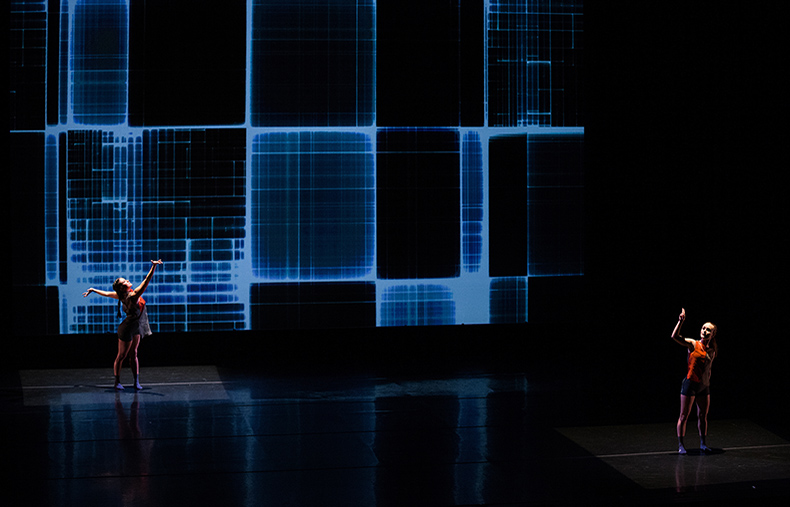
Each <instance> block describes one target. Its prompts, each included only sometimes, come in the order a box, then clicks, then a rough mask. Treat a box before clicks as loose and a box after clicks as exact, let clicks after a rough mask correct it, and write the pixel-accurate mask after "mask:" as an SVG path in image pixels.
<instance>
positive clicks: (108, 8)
mask: <svg viewBox="0 0 790 507" xmlns="http://www.w3.org/2000/svg"><path fill="white" fill-rule="evenodd" d="M128 30H129V9H128V6H127V2H126V1H125V0H78V1H77V2H76V4H75V6H74V26H73V41H72V53H71V62H70V68H71V84H72V94H73V99H72V108H73V115H74V121H75V122H76V123H79V124H82V125H117V124H119V123H124V122H125V121H126V112H127V88H126V84H127V81H128V74H129V56H128V55H129V50H128V44H127V41H128V38H129V35H128Z"/></svg>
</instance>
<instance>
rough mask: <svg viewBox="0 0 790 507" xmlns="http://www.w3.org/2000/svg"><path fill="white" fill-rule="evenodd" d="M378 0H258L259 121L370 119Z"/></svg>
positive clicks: (254, 41)
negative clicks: (375, 8)
mask: <svg viewBox="0 0 790 507" xmlns="http://www.w3.org/2000/svg"><path fill="white" fill-rule="evenodd" d="M374 6H375V2H374V1H373V0H368V1H365V0H332V1H326V0H323V1H321V0H318V1H316V0H280V1H272V0H253V2H252V17H253V21H252V37H251V46H252V73H251V89H252V101H251V118H252V124H253V125H254V126H259V127H266V126H306V127H315V126H328V127H331V126H370V125H373V123H374V114H375V87H374V79H375V78H374V75H375V49H374V48H375V18H374Z"/></svg>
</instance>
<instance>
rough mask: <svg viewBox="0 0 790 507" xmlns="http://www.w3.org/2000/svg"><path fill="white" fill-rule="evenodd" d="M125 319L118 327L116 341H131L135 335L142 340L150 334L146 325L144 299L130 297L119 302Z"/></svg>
mask: <svg viewBox="0 0 790 507" xmlns="http://www.w3.org/2000/svg"><path fill="white" fill-rule="evenodd" d="M121 306H123V311H124V312H125V313H126V318H125V319H123V322H121V324H120V325H119V326H118V339H119V340H121V341H124V342H130V341H132V338H133V337H134V336H136V335H138V334H139V335H140V338H144V337H146V336H148V335H150V334H151V327H150V326H149V325H148V312H147V311H146V309H145V299H143V298H142V297H141V296H135V295H131V296H129V297H127V298H126V299H124V300H123V301H121Z"/></svg>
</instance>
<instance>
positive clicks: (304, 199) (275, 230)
mask: <svg viewBox="0 0 790 507" xmlns="http://www.w3.org/2000/svg"><path fill="white" fill-rule="evenodd" d="M252 150H253V154H252V189H251V197H252V220H251V224H252V258H253V259H252V262H253V273H254V275H255V276H257V277H259V278H262V279H269V280H327V279H354V278H360V277H365V276H366V275H368V274H369V273H371V271H372V269H373V252H374V238H375V224H374V220H375V217H374V214H375V203H374V195H375V185H374V181H373V180H374V169H373V151H372V150H373V148H372V143H371V141H370V138H369V137H368V136H366V135H364V134H360V133H353V132H291V133H270V134H261V135H258V136H257V137H255V139H254V141H253V147H252Z"/></svg>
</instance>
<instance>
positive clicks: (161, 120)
mask: <svg viewBox="0 0 790 507" xmlns="http://www.w3.org/2000/svg"><path fill="white" fill-rule="evenodd" d="M163 1H170V3H169V4H167V5H169V6H171V7H168V8H164V4H157V6H156V8H155V9H154V8H153V7H151V5H152V4H147V3H146V2H145V0H61V1H57V0H53V1H49V2H44V1H42V2H22V1H19V0H15V1H13V2H12V16H13V19H14V22H13V23H12V34H13V37H12V40H14V41H21V40H25V39H29V41H28V42H27V43H26V44H22V43H18V44H15V45H13V47H14V48H15V53H14V55H15V56H14V59H13V60H12V62H11V72H12V76H11V80H10V82H11V87H12V88H13V89H12V98H13V99H14V100H15V101H16V102H14V103H13V104H14V107H15V109H14V110H12V111H11V116H12V135H13V134H14V132H15V129H16V131H20V132H30V131H32V132H41V133H42V140H43V141H42V142H41V146H43V149H44V150H45V153H44V156H43V157H40V158H41V159H42V165H43V167H42V171H43V174H44V178H43V189H42V193H43V195H44V210H43V212H42V218H41V219H40V223H41V226H42V231H41V234H42V235H43V236H44V241H43V245H44V249H45V252H44V255H43V261H44V262H43V263H42V266H41V268H40V275H41V276H40V279H41V280H44V282H43V283H44V284H45V285H46V286H45V287H44V288H45V289H47V292H46V294H47V296H46V297H51V296H50V294H53V293H54V292H57V294H58V303H57V305H50V306H49V307H50V308H51V307H57V308H58V309H59V312H60V313H59V316H58V319H59V328H60V330H61V332H64V333H85V332H90V333H94V332H96V333H98V332H113V331H114V330H115V327H116V326H117V324H118V319H117V317H116V308H115V306H114V305H112V304H111V302H109V301H107V300H106V299H102V298H88V299H84V298H82V297H81V294H82V292H83V291H84V290H85V289H86V288H87V287H89V286H95V287H101V288H105V289H108V288H109V286H110V284H111V283H112V280H113V279H115V278H116V277H118V276H124V277H127V278H130V279H131V280H132V281H133V282H137V281H139V280H140V279H142V276H143V275H144V273H145V271H146V270H147V267H148V262H149V260H150V259H152V258H160V257H161V258H162V259H163V260H164V261H165V266H164V269H163V270H161V271H159V272H158V273H157V277H156V280H155V283H154V284H153V285H152V286H151V287H150V288H149V292H148V293H147V299H148V300H149V302H150V303H151V305H150V306H149V309H150V310H149V311H150V312H151V321H152V324H153V326H154V330H155V331H160V332H161V331H201V330H203V331H211V330H225V329H249V328H251V327H255V328H266V327H274V326H285V327H292V326H295V327H301V328H320V327H321V325H322V324H321V322H324V321H323V320H322V319H327V322H330V323H329V324H327V326H328V327H340V326H343V325H344V323H345V324H346V325H378V326H403V325H444V324H460V323H499V322H524V321H526V320H527V318H528V315H527V314H528V312H527V287H528V285H529V279H530V277H534V276H568V275H573V276H578V275H581V274H583V272H584V265H583V252H582V251H581V245H582V237H583V231H582V217H581V210H582V207H581V206H582V198H581V195H582V185H583V177H582V176H583V157H582V150H583V143H584V126H583V105H582V104H581V100H580V98H579V97H580V96H581V95H582V94H581V93H580V92H581V68H582V60H581V54H582V49H583V47H582V46H583V39H582V35H583V30H582V27H583V24H582V20H583V14H582V2H581V1H571V2H558V1H550V0H519V1H516V0H490V1H484V2H483V1H479V0H475V1H471V0H470V1H466V2H464V0H460V3H459V6H458V8H456V7H452V6H450V7H448V6H447V4H446V3H445V2H444V1H443V0H425V4H426V9H424V10H421V11H419V12H414V13H413V16H423V17H424V19H422V20H420V21H416V20H415V19H414V18H413V16H412V13H409V14H408V15H406V14H403V15H402V16H400V17H399V14H398V11H399V4H398V3H397V1H396V0H379V1H373V0H299V1H286V0H281V1H277V2H272V1H264V0H227V1H228V7H227V9H225V8H222V9H213V8H212V9H196V10H189V5H190V2H189V1H188V0H163ZM431 2H435V3H431ZM418 3H419V2H418ZM163 8H164V10H162V9H163ZM50 9H52V10H54V12H53V11H50ZM187 10H189V15H192V16H199V19H198V20H196V21H197V24H196V25H195V26H201V27H212V26H215V25H216V27H217V31H216V32H212V33H214V34H222V33H228V34H236V35H237V34H239V33H244V34H245V39H244V41H243V42H246V45H245V44H241V43H239V39H238V38H237V37H233V38H231V37H229V40H231V42H229V43H228V44H225V45H223V46H222V48H223V49H222V51H224V52H231V51H232V52H233V53H234V54H233V56H234V57H236V58H230V55H228V56H229V58H228V61H230V62H237V61H239V60H240V59H238V55H239V54H244V59H243V61H244V64H245V65H246V68H245V69H243V73H244V87H241V86H239V83H240V80H239V79H238V78H234V79H235V80H234V81H233V85H232V86H231V85H230V84H228V85H226V84H225V83H224V81H223V80H222V79H218V78H217V76H221V75H222V72H221V71H219V70H221V69H224V67H222V65H221V64H222V63H224V62H223V58H221V57H219V56H218V55H212V58H211V59H210V60H208V61H210V62H212V63H211V65H213V67H212V68H211V69H205V70H206V73H205V75H204V73H203V72H202V71H203V70H204V69H202V68H201V61H202V58H201V55H200V54H197V53H196V54H184V52H185V51H186V52H189V51H190V48H191V47H194V48H202V49H201V50H197V49H196V51H198V52H199V51H202V50H205V48H206V47H207V46H206V45H205V44H197V43H196V41H197V40H199V39H200V34H199V33H198V34H196V33H193V32H191V31H190V30H189V26H191V25H190V24H189V23H184V24H180V23H175V22H174V23H169V22H166V21H161V20H160V21H159V22H158V23H146V21H151V19H148V18H146V16H149V17H151V16H154V14H155V15H156V17H159V16H161V15H164V14H166V15H167V16H172V20H176V21H177V20H178V19H180V18H181V16H182V14H180V13H179V12H180V11H183V15H184V16H186V15H187ZM44 11H46V13H47V17H46V26H47V28H46V29H42V12H44ZM226 11H227V15H226V16H225V14H223V13H225V12H226ZM456 11H457V12H456ZM382 12H384V13H389V15H388V16H381V15H380V13H382ZM448 13H449V14H448ZM241 14H245V15H244V16H243V15H241ZM450 14H452V16H456V17H455V18H454V19H452V20H448V19H445V18H447V17H448V16H450ZM214 16H218V18H217V19H216V21H215V18H214ZM223 16H225V17H224V18H223ZM452 16H450V17H452ZM219 18H222V19H219ZM168 19H170V18H168ZM223 23H225V24H223ZM226 25H227V26H226ZM415 26H420V27H422V28H423V29H425V30H428V32H423V33H422V34H421V38H415V40H409V41H406V42H408V43H404V44H399V43H398V37H399V35H398V34H401V33H402V34H403V37H404V38H408V37H409V30H410V29H411V28H414V27H415ZM475 26H477V27H480V28H479V29H473V28H474V27H475ZM428 27H435V30H436V33H435V35H436V37H433V36H432V35H431V34H430V33H429V32H430V30H433V29H434V28H428ZM470 27H472V29H470ZM483 27H485V28H483ZM54 28H58V30H55V29H54ZM146 30H149V32H147V33H146ZM151 30H155V31H159V32H157V33H151V32H150V31H151ZM223 30H225V31H226V32H223ZM377 33H381V34H382V35H381V37H382V39H381V42H382V51H381V55H377V52H376V45H377V38H376V37H377ZM385 33H386V34H387V38H386V42H387V45H386V51H384V49H383V47H384V35H383V34H385ZM42 34H46V37H48V38H49V40H47V42H46V43H44V42H41V40H40V38H41V37H42ZM430 40H441V41H444V45H443V46H442V47H441V48H438V49H437V48H423V49H425V50H426V51H425V52H423V51H421V50H420V48H419V47H418V45H419V41H430ZM33 41H38V44H35V43H33ZM151 41H156V44H165V42H178V43H179V48H181V49H180V50H179V51H180V52H179V51H170V52H161V51H158V49H157V47H149V46H146V44H150V43H151ZM415 41H417V42H415ZM43 48H46V49H47V52H48V53H49V54H48V55H44V54H42V49H43ZM475 48H477V49H475ZM239 51H241V53H239ZM385 54H386V57H385ZM426 54H427V55H433V56H436V55H449V54H457V55H460V56H458V58H459V61H458V62H456V63H458V65H459V67H458V68H459V71H458V72H455V71H453V72H449V71H448V72H444V73H439V74H437V76H435V77H437V79H435V80H432V81H431V85H432V86H426V88H425V89H426V90H429V91H430V93H428V94H427V96H429V97H430V96H432V95H431V94H435V93H437V88H442V87H446V88H447V94H442V96H443V97H444V98H446V97H448V96H459V97H462V99H461V98H459V100H458V102H459V106H458V108H457V109H456V108H454V107H452V104H450V103H448V102H447V101H443V102H441V107H439V106H437V107H435V108H433V109H431V105H430V102H425V96H423V97H422V98H421V99H420V100H422V102H420V101H418V100H417V99H415V101H414V103H413V104H412V103H409V101H408V97H407V98H406V100H404V96H403V95H402V94H398V93H396V90H394V89H393V88H392V87H390V88H386V91H387V93H378V94H377V90H382V91H383V90H385V86H386V85H387V83H382V82H380V78H377V76H390V77H393V76H394V75H396V74H397V73H398V66H399V65H401V66H404V65H409V62H410V61H415V60H416V59H419V58H425V56H424V55H426ZM157 55H164V56H157ZM179 55H183V58H181V56H179ZM433 56H432V57H433ZM462 57H463V58H462ZM182 60H183V61H182ZM474 62H477V63H474ZM229 65H231V64H229ZM454 65H455V64H454ZM474 65H479V66H478V67H476V68H477V69H482V70H481V71H480V72H473V71H471V70H470V69H472V67H473V66H474ZM44 66H48V67H49V68H48V69H45V70H43V71H42V68H43V67H44ZM381 66H384V67H381ZM53 67H54V68H53ZM182 67H183V68H184V69H185V70H184V72H183V73H181V72H180V70H181V69H182ZM231 67H232V68H231ZM231 67H229V68H230V70H231V71H233V72H234V73H235V74H234V75H236V76H240V75H241V73H240V72H241V71H240V67H239V66H238V65H237V64H236V63H233V64H232V66H231ZM450 67H451V68H454V67H452V66H450ZM384 68H386V72H385V71H384ZM416 68H420V69H425V68H430V66H427V67H426V66H425V65H422V66H419V67H416ZM445 70H446V69H445ZM179 75H188V76H189V79H188V80H180V79H177V77H178V76H179ZM209 75H210V76H212V77H211V78H208V77H205V76H209ZM407 75H409V76H411V75H413V74H409V73H407ZM455 76H459V77H457V78H456V77H455ZM460 76H470V79H472V80H473V81H474V83H472V85H470V84H469V83H462V84H463V86H461V84H460V83H457V82H454V80H455V79H462V77H460ZM481 76H482V79H480V77H481ZM201 79H207V80H208V79H211V82H210V83H204V82H201ZM377 79H379V81H377ZM425 79H426V80H427V79H431V77H430V76H425ZM189 80H194V82H191V81H189ZM478 81H483V85H480V84H479V83H478ZM396 82H397V81H396ZM416 84H417V85H419V83H416ZM418 88H419V86H418ZM201 90H211V92H210V94H208V95H207V94H205V93H201ZM459 90H460V91H459ZM459 93H460V94H461V95H458V94H459ZM182 94H184V95H186V96H188V98H190V100H192V99H195V100H196V102H189V101H185V102H184V104H188V105H187V106H184V105H183V104H182V105H181V106H178V108H176V107H175V106H174V108H173V109H172V110H171V109H170V108H168V106H167V104H168V102H167V100H164V101H163V99H162V98H163V97H165V98H167V97H170V98H173V97H179V96H180V95H182ZM207 96H209V97H216V103H212V104H206V107H205V110H204V109H202V108H197V109H195V108H193V107H191V106H189V104H194V103H197V104H200V103H201V101H204V100H205V97H207ZM377 96H378V99H377ZM396 98H397V99H396ZM22 99H24V102H22V101H21V100H22ZM146 99H147V100H146ZM155 99H156V100H155ZM226 99H227V104H232V106H229V107H228V109H232V110H233V111H232V114H224V110H223V104H225V100H226ZM35 101H39V107H38V108H32V107H30V106H29V104H31V103H33V102H35ZM450 102H454V100H453V101H450ZM461 103H463V104H462V105H461ZM241 105H243V111H242V110H241ZM22 109H24V111H22ZM379 110H380V111H385V110H386V111H388V112H389V113H388V114H389V116H386V115H384V114H383V113H382V114H381V115H380V116H379V117H378V118H377V111H379ZM418 110H423V111H429V112H430V114H428V115H427V116H430V115H435V116H433V117H426V114H423V116H421V117H420V118H421V120H419V121H416V120H415V124H414V125H410V124H408V120H405V118H409V117H410V116H409V115H411V114H412V113H415V111H418ZM478 111H480V113H479V114H478ZM483 111H484V112H485V113H484V114H483ZM398 112H402V113H403V114H400V115H399V114H397V113H398ZM385 116H386V117H385ZM418 116H419V115H418ZM217 118H222V119H228V120H227V124H225V123H224V122H219V123H218V122H217V121H216V119H217ZM230 118H232V120H231V119H230ZM242 118H243V121H242V122H241V123H236V121H237V119H239V120H238V121H241V120H240V119H242ZM383 118H384V119H383ZM386 118H391V119H392V123H391V124H386V121H387V120H386ZM435 118H441V120H435ZM404 121H406V123H404ZM445 121H447V122H449V123H448V124H444V122H445ZM420 122H422V123H420ZM426 125H431V129H430V132H429V131H424V130H425V129H424V128H425V127H426ZM399 129H400V130H402V131H403V132H416V133H417V134H419V135H417V134H415V135H414V136H409V135H406V134H405V133H403V132H399ZM446 139H452V140H453V141H452V145H453V148H452V149H451V150H448V149H447V147H446V144H447V143H446V141H445V140H446ZM514 139H515V141H513V142H511V141H512V140H514ZM502 140H510V141H507V142H502ZM522 141H523V144H520V143H522ZM495 144H496V154H497V157H496V158H493V155H492V154H493V150H492V146H494V145H495ZM12 145H13V144H12ZM502 153H504V154H505V156H504V157H503V156H502ZM415 154H417V155H415ZM511 155H512V156H511ZM492 175H496V181H495V182H494V180H493V179H492ZM494 183H495V184H494ZM505 190H506V191H505ZM505 195H506V196H508V197H509V198H511V197H512V200H514V201H515V203H516V204H515V205H513V206H503V205H502V202H501V201H502V196H505ZM494 211H496V213H494ZM492 217H496V218H495V219H493V220H494V221H495V222H497V223H496V224H494V223H492ZM494 225H496V227H494ZM523 245H525V246H524V247H523V252H525V253H524V254H523V255H522V253H521V252H522V250H521V248H522V246H523ZM513 246H517V247H518V248H519V250H518V253H517V255H515V256H514V255H508V251H510V252H512V251H514V250H513ZM527 252H528V253H527ZM52 289H55V290H54V291H53V290H52ZM338 302H342V308H343V311H342V312H341V313H339V314H338V313H337V312H333V308H338V307H339V306H338ZM280 304H281V308H282V309H286V308H287V312H284V313H282V315H280V313H281V312H279V311H278V305H280ZM308 307H309V309H308ZM256 308H257V309H256ZM275 320H276V321H277V322H274V321H275ZM308 320H309V321H308ZM319 321H320V322H319Z"/></svg>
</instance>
